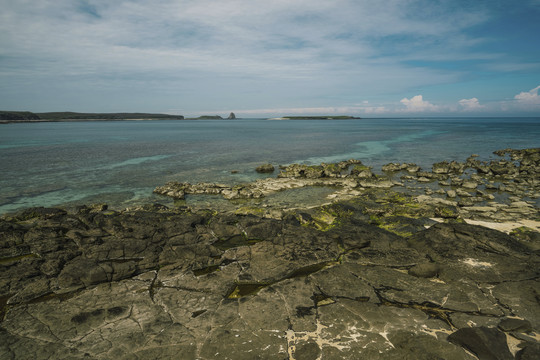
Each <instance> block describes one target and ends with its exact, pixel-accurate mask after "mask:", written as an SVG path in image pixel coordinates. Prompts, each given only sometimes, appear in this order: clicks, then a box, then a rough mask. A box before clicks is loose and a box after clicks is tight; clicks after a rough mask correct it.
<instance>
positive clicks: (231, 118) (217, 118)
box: [186, 112, 236, 120]
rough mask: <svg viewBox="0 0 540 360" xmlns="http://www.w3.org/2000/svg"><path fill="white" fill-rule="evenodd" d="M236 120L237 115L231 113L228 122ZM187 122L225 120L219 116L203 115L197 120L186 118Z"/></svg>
mask: <svg viewBox="0 0 540 360" xmlns="http://www.w3.org/2000/svg"><path fill="white" fill-rule="evenodd" d="M234 119H236V115H234V113H233V112H232V113H230V114H229V117H228V118H227V120H234ZM186 120H223V118H222V117H221V116H219V115H202V116H199V117H196V118H186Z"/></svg>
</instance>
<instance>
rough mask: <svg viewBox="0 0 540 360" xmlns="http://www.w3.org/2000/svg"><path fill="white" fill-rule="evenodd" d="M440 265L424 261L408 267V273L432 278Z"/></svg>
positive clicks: (437, 272) (437, 273) (436, 273)
mask: <svg viewBox="0 0 540 360" xmlns="http://www.w3.org/2000/svg"><path fill="white" fill-rule="evenodd" d="M439 271H440V266H439V265H437V264H433V263H424V264H418V265H414V266H413V267H412V268H410V269H409V271H408V272H409V275H412V276H416V277H422V278H432V277H436V276H437V275H439Z"/></svg>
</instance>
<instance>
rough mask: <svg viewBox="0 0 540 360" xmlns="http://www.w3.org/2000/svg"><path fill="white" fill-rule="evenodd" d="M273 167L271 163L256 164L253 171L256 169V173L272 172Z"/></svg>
mask: <svg viewBox="0 0 540 360" xmlns="http://www.w3.org/2000/svg"><path fill="white" fill-rule="evenodd" d="M275 169H276V168H275V167H274V165H272V164H264V165H261V166H258V167H257V168H256V169H255V171H257V172H258V173H262V174H265V173H273V172H274V170H275Z"/></svg>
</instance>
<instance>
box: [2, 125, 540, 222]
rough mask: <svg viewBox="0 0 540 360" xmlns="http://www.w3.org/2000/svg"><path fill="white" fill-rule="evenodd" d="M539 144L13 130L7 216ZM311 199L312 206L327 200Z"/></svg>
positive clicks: (454, 136)
mask: <svg viewBox="0 0 540 360" xmlns="http://www.w3.org/2000/svg"><path fill="white" fill-rule="evenodd" d="M539 139H540V118H515V119H514V118H482V119H477V118H459V119H361V120H331V121H324V120H322V121H321V120H297V121H272V120H263V119H239V120H206V121H171V120H166V121H112V122H58V123H21V124H7V125H0V168H1V169H2V175H1V176H0V214H1V213H5V212H10V211H14V210H17V209H20V208H24V207H30V206H55V205H66V204H83V203H95V202H105V203H108V204H110V205H111V206H112V207H116V208H122V207H126V206H131V205H135V204H140V203H146V202H161V203H170V201H169V200H168V199H166V198H163V197H157V196H154V195H152V190H153V189H154V188H155V187H156V186H159V185H163V184H164V183H165V182H167V181H170V180H176V181H182V182H184V181H186V182H200V181H207V182H221V183H228V184H234V183H241V182H247V181H253V180H255V179H257V178H262V177H266V176H268V175H261V174H257V173H256V172H255V171H254V169H255V167H256V166H258V165H260V164H262V163H267V162H270V163H273V164H275V165H278V164H290V163H294V162H297V163H307V164H318V163H321V162H336V161H341V160H348V159H350V158H355V159H360V160H362V161H363V162H364V163H365V164H367V165H370V166H373V167H374V169H375V170H376V171H379V170H380V167H381V166H382V165H383V164H385V163H388V162H414V163H417V164H419V165H420V166H422V167H424V168H430V166H431V164H432V163H434V162H437V161H442V160H452V159H455V160H461V161H463V160H465V159H466V158H467V157H468V156H469V155H471V154H473V153H476V154H479V155H480V157H481V158H482V159H485V160H487V159H490V158H496V156H495V155H493V154H492V152H493V151H495V150H498V149H503V148H508V147H511V148H527V147H539V146H540V140H539ZM232 170H236V171H238V173H237V174H232V173H231V171H232ZM301 192H302V191H300V193H301ZM306 194H307V195H306ZM306 194H304V195H303V198H304V201H308V200H309V199H310V198H312V197H319V196H323V195H324V194H322V193H321V194H309V192H308V191H306ZM283 196H284V197H286V198H290V199H292V198H293V197H294V196H293V195H292V193H291V194H288V195H283ZM300 198H301V197H298V199H296V198H295V201H300ZM284 201H285V202H286V201H289V200H284ZM290 201H292V200H290ZM203 202H204V201H203Z"/></svg>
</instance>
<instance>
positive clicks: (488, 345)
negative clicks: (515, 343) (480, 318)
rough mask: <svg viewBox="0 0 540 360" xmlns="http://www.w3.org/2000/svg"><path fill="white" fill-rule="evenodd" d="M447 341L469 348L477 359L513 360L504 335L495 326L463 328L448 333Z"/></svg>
mask: <svg viewBox="0 0 540 360" xmlns="http://www.w3.org/2000/svg"><path fill="white" fill-rule="evenodd" d="M448 341H450V342H451V343H454V344H457V345H460V346H462V347H463V348H465V349H467V350H469V351H470V352H472V353H473V354H474V355H476V356H477V357H478V358H479V359H493V360H513V359H514V356H513V355H512V353H511V352H510V349H509V348H508V344H507V343H506V336H505V335H504V333H503V332H501V331H500V330H498V329H495V328H487V327H474V328H464V329H459V330H458V331H456V332H454V333H452V334H450V336H448Z"/></svg>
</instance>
